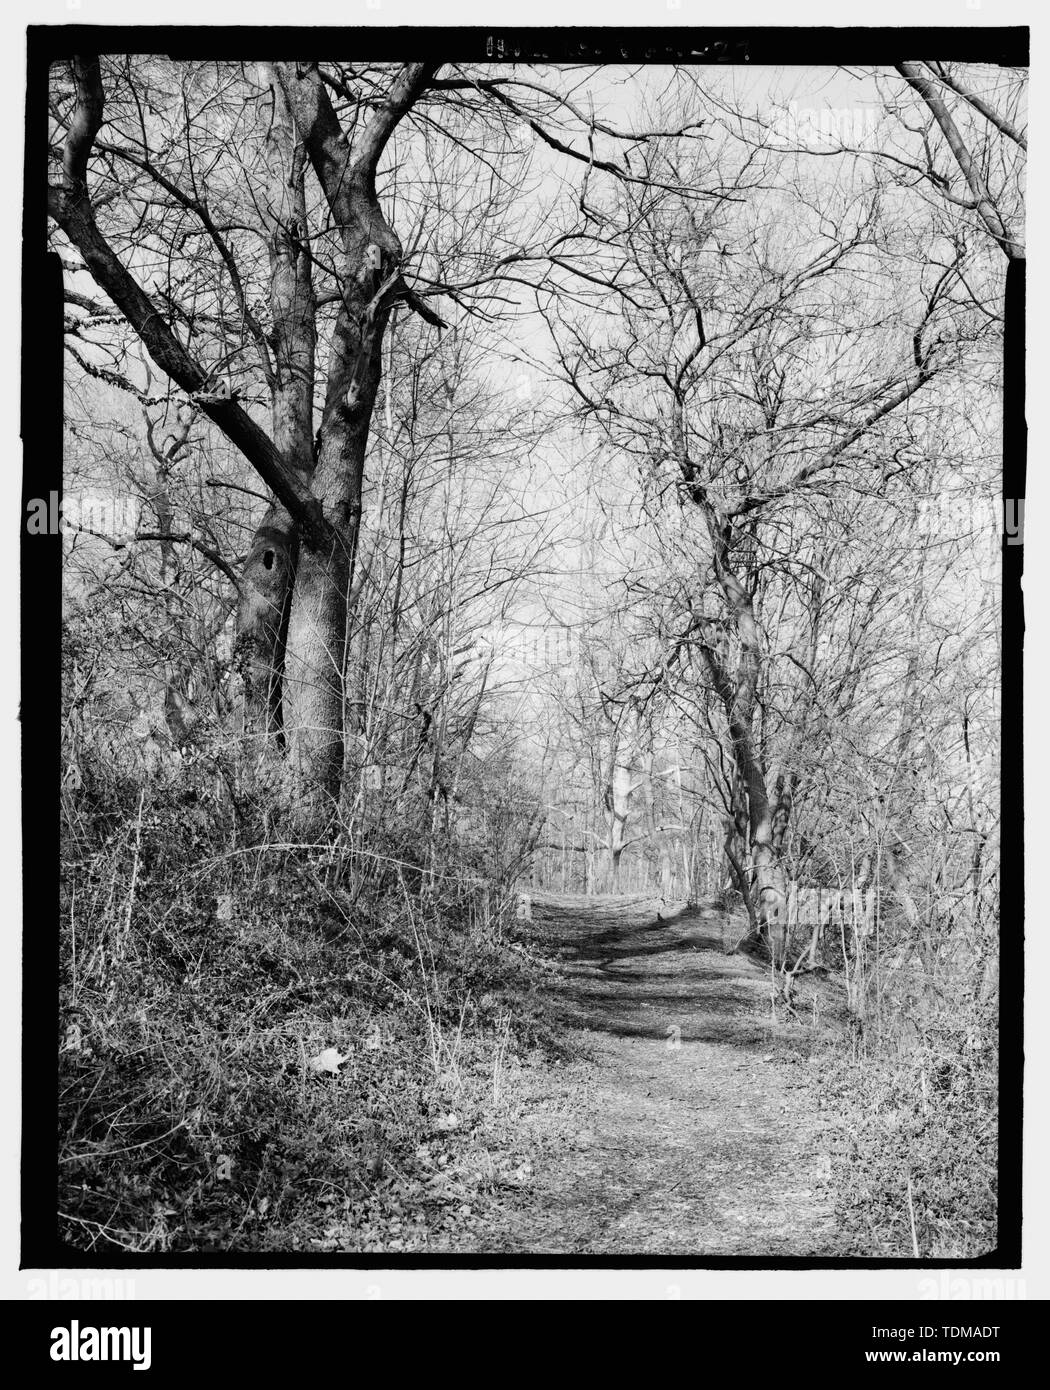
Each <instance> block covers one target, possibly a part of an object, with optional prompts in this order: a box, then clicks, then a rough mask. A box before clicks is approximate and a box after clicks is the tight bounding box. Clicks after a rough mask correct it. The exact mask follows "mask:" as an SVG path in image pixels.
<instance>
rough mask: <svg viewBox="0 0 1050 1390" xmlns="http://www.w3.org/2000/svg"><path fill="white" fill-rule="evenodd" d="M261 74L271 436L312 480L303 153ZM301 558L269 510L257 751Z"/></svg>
mask: <svg viewBox="0 0 1050 1390" xmlns="http://www.w3.org/2000/svg"><path fill="white" fill-rule="evenodd" d="M260 77H261V80H262V81H263V82H265V83H266V84H267V85H268V86H269V88H270V98H271V105H270V107H269V108H268V111H267V116H268V120H269V124H268V129H267V132H266V138H265V142H264V149H265V153H266V159H267V164H268V173H269V179H268V185H267V199H266V202H265V204H264V206H263V207H262V209H261V211H262V214H263V219H264V223H265V229H266V234H267V241H268V246H269V255H270V290H269V293H270V312H271V316H272V319H273V333H272V335H271V345H272V348H273V363H272V367H270V369H269V371H268V376H269V384H270V392H271V398H272V402H273V405H272V419H273V440H274V444H275V445H276V446H277V448H278V449H279V450H280V452H281V453H282V454H283V456H284V458H285V459H286V460H287V462H288V464H289V465H290V467H292V468H293V469H295V470H296V472H297V473H298V474H299V476H300V477H301V478H302V480H303V482H304V484H309V481H310V477H311V474H312V473H313V469H314V448H313V407H314V400H313V397H314V356H315V350H316V326H315V307H314V295H313V280H312V275H311V268H310V253H309V249H308V247H307V246H306V245H304V243H303V236H304V234H305V232H304V229H305V227H306V188H305V170H306V152H305V149H304V147H303V145H302V143H301V142H300V141H299V140H298V139H297V137H296V132H295V127H294V123H293V121H292V115H291V112H290V110H289V108H288V103H287V101H286V99H285V96H284V93H283V91H282V90H281V87H280V85H279V84H278V82H277V80H276V78H275V76H274V74H273V71H272V69H271V68H269V67H266V66H264V67H263V68H261V70H260ZM298 558H299V534H298V528H297V527H296V525H295V522H294V521H293V519H292V517H291V516H290V515H289V513H288V512H287V511H286V510H285V508H284V507H282V506H280V505H279V504H274V505H273V506H271V507H270V508H269V510H268V511H267V513H266V515H265V516H264V517H263V520H262V523H261V525H260V526H259V528H258V530H257V531H256V533H255V535H254V537H253V538H252V544H251V549H250V550H249V552H248V558H247V560H246V561H245V565H244V572H243V576H242V586H241V596H240V603H239V605H238V609H237V652H238V664H239V667H240V673H241V677H242V681H243V701H244V730H245V733H246V734H247V735H249V736H250V737H253V738H259V739H260V742H261V748H260V751H264V750H265V747H266V744H267V742H268V736H269V735H271V734H276V735H277V736H278V739H279V740H280V741H283V735H282V728H283V723H284V718H283V704H282V681H283V668H284V646H285V641H286V636H287V630H288V616H289V606H290V601H291V593H292V586H293V584H294V581H295V572H296V564H297V561H298Z"/></svg>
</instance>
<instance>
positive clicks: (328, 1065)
mask: <svg viewBox="0 0 1050 1390" xmlns="http://www.w3.org/2000/svg"><path fill="white" fill-rule="evenodd" d="M349 1060H350V1054H349V1052H347V1053H346V1054H345V1055H344V1054H343V1053H342V1052H340V1051H339V1049H338V1048H336V1047H326V1048H325V1050H324V1051H323V1052H319V1053H318V1054H317V1056H316V1057H311V1058H310V1060H309V1062H308V1063H307V1066H309V1068H310V1070H311V1071H317V1072H322V1071H324V1072H330V1073H331V1074H332V1076H337V1075H338V1074H339V1068H340V1067H341V1066H342V1065H343V1063H344V1062H347V1061H349Z"/></svg>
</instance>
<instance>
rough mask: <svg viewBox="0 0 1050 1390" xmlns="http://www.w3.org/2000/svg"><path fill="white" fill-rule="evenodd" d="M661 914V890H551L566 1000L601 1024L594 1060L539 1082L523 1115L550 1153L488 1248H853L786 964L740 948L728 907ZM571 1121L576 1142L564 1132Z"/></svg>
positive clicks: (717, 1251) (805, 1251) (589, 1051)
mask: <svg viewBox="0 0 1050 1390" xmlns="http://www.w3.org/2000/svg"><path fill="white" fill-rule="evenodd" d="M656 913H657V904H656V903H654V902H652V901H651V900H648V901H646V900H639V899H608V898H606V899H583V898H555V897H547V898H544V899H543V900H541V901H536V900H534V903H533V916H534V922H533V929H534V934H535V937H536V939H537V943H538V944H540V945H541V946H542V948H543V949H544V950H545V951H547V952H548V953H549V954H550V955H551V956H553V957H555V958H557V959H559V960H560V961H561V963H562V968H563V972H564V974H563V979H562V981H561V983H560V984H558V985H557V986H556V987H555V988H556V989H557V993H558V999H559V1004H558V1007H559V1011H560V1012H561V1013H562V1015H563V1017H564V1020H565V1023H566V1025H567V1026H570V1027H572V1028H574V1029H579V1030H586V1031H583V1032H582V1033H581V1039H580V1040H581V1042H582V1044H583V1050H584V1052H585V1054H586V1055H587V1056H588V1058H589V1060H585V1061H580V1062H575V1063H571V1064H569V1065H566V1066H563V1067H562V1068H560V1069H558V1068H552V1069H551V1070H550V1072H549V1073H547V1074H546V1076H543V1077H540V1078H537V1079H536V1080H535V1083H534V1092H533V1093H532V1094H530V1095H529V1096H528V1097H527V1103H526V1114H525V1116H524V1120H523V1123H524V1125H525V1127H526V1129H527V1131H528V1138H529V1139H530V1140H531V1141H532V1143H533V1145H534V1146H535V1147H536V1149H537V1150H538V1151H540V1152H542V1151H544V1150H545V1149H546V1151H547V1152H548V1154H549V1161H548V1162H543V1161H542V1160H541V1161H540V1162H538V1163H537V1165H536V1172H535V1176H534V1182H533V1185H532V1196H531V1199H530V1200H529V1201H528V1202H527V1204H526V1205H525V1206H524V1207H523V1208H518V1209H517V1210H514V1211H508V1212H507V1214H506V1219H505V1222H503V1223H501V1224H500V1225H498V1226H497V1228H495V1229H492V1230H491V1231H490V1232H489V1233H488V1235H487V1237H486V1240H485V1246H484V1248H485V1249H490V1250H491V1249H496V1250H505V1251H519V1252H520V1251H529V1252H532V1253H542V1252H559V1253H562V1252H569V1251H572V1252H577V1253H581V1254H583V1253H588V1254H602V1253H604V1254H611V1253H620V1252H622V1253H628V1252H635V1253H647V1254H674V1255H703V1254H709V1255H728V1256H747V1255H750V1256H763V1255H764V1256H801V1255H829V1254H837V1253H843V1247H842V1244H841V1242H840V1238H839V1237H838V1236H837V1235H836V1229H835V1224H834V1219H833V1215H832V1210H831V1203H830V1200H829V1197H828V1194H827V1192H826V1191H825V1182H824V1179H826V1177H827V1174H828V1171H829V1166H828V1162H827V1157H826V1152H825V1151H826V1141H823V1138H822V1127H821V1117H820V1114H819V1111H818V1109H817V1100H816V1086H815V1080H816V1075H817V1071H816V1062H815V1060H812V1059H811V1057H810V1052H811V1050H812V1041H813V1037H814V1029H813V1028H812V1027H803V1026H802V1025H800V1024H783V1023H775V1022H774V1020H773V1018H772V1011H771V1007H770V1004H771V1000H770V980H769V974H768V971H767V970H766V969H764V968H763V967H762V966H761V965H760V964H759V963H757V962H756V961H753V960H751V959H749V958H748V957H747V956H744V955H739V954H734V955H729V954H726V952H725V950H724V948H723V941H722V929H721V922H722V918H721V915H720V914H717V913H715V912H713V911H705V910H703V909H701V910H698V911H694V912H690V913H686V912H685V911H684V910H683V911H680V912H678V913H677V914H671V915H670V917H669V920H667V921H666V922H665V923H663V924H660V923H659V922H658V921H657V916H656ZM814 1001H816V1005H817V1007H819V1004H820V997H819V992H817V991H813V990H811V991H810V996H809V1001H808V1004H807V1005H806V1007H807V1008H809V1009H812V1008H813V1007H814ZM567 1122H568V1124H569V1126H570V1129H572V1128H573V1127H575V1126H578V1129H577V1133H576V1138H575V1140H574V1142H573V1143H572V1145H571V1147H569V1148H568V1150H566V1146H565V1144H564V1138H562V1142H561V1143H550V1142H549V1140H551V1139H552V1138H553V1136H554V1134H555V1133H556V1132H557V1133H560V1134H561V1135H562V1136H564V1131H565V1126H566V1123H567Z"/></svg>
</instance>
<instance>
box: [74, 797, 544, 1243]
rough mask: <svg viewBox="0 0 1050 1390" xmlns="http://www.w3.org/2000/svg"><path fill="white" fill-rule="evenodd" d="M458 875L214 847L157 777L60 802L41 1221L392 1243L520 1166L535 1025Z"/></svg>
mask: <svg viewBox="0 0 1050 1390" xmlns="http://www.w3.org/2000/svg"><path fill="white" fill-rule="evenodd" d="M232 838H236V837H232ZM372 862H376V863H380V864H381V863H383V862H384V861H383V860H381V859H380V860H374V861H372ZM362 864H365V867H364V868H362ZM471 891H472V892H474V893H475V897H471V896H470V894H469V893H467V894H466V895H465V894H464V891H463V886H462V884H457V883H456V881H455V879H454V878H452V877H449V878H448V879H445V878H443V879H439V880H436V882H434V883H432V884H429V885H428V884H426V883H425V882H423V881H422V880H421V879H420V877H419V876H418V875H417V876H416V879H415V881H412V882H409V880H408V879H406V876H405V874H404V873H403V872H402V871H401V869H400V868H395V869H394V870H392V871H389V872H384V873H378V872H373V871H370V870H369V868H368V867H367V863H366V861H364V860H362V859H361V857H360V856H359V855H358V854H356V853H355V852H354V851H352V850H349V849H346V848H345V847H343V848H340V847H338V846H336V847H333V846H330V845H324V846H318V847H317V848H316V849H306V850H304V849H301V848H297V849H286V848H280V847H279V846H277V845H274V844H267V843H265V842H260V843H257V844H254V845H247V846H246V845H243V844H241V845H236V846H235V847H232V848H231V831H230V824H229V822H228V819H227V820H224V817H223V815H222V813H221V811H220V809H219V808H218V807H217V806H216V805H214V804H208V803H207V801H206V800H198V798H197V797H196V796H195V795H194V794H187V795H185V796H179V795H172V794H171V791H170V789H168V790H167V791H165V792H164V793H163V794H161V793H160V792H159V790H158V791H157V792H155V793H154V794H152V795H151V794H150V793H148V792H139V791H137V790H136V789H134V788H133V787H127V788H123V789H121V791H120V792H119V793H114V794H113V795H112V796H111V797H110V798H109V799H108V801H107V804H106V805H105V806H100V805H96V806H94V807H92V808H91V813H90V815H87V814H85V813H80V814H78V815H77V816H76V817H75V818H73V819H72V820H71V821H70V823H69V824H68V825H67V833H66V837H65V854H64V885H63V913H62V922H63V930H62V957H61V961H62V964H61V968H62V977H61V1018H62V1026H63V1036H62V1038H61V1042H60V1107H59V1108H60V1114H59V1121H60V1183H61V1191H60V1200H59V1209H60V1213H61V1214H60V1233H61V1235H62V1237H63V1239H65V1240H66V1241H68V1242H69V1243H70V1244H71V1245H73V1246H75V1247H77V1248H79V1249H83V1250H90V1251H92V1252H94V1253H95V1254H96V1255H99V1256H101V1255H104V1254H105V1253H106V1252H113V1251H115V1250H121V1251H126V1252H162V1251H169V1252H177V1251H202V1252H208V1251H212V1252H222V1251H232V1250H237V1251H252V1250H256V1251H258V1250H265V1251H275V1252H276V1251H295V1250H333V1251H335V1250H355V1251H397V1250H405V1251H411V1250H425V1249H436V1248H440V1246H441V1244H442V1242H444V1241H447V1240H450V1239H452V1237H453V1236H454V1235H456V1234H457V1233H459V1234H460V1235H462V1234H463V1228H464V1226H467V1227H471V1226H472V1225H477V1226H478V1228H479V1229H480V1228H481V1227H483V1225H484V1224H485V1222H486V1221H488V1220H490V1219H491V1218H492V1216H493V1214H494V1212H495V1210H496V1209H497V1208H498V1207H499V1206H500V1205H501V1204H503V1203H504V1202H506V1201H508V1200H514V1193H515V1190H516V1189H519V1188H521V1187H522V1186H523V1185H527V1183H528V1174H529V1172H530V1164H529V1155H527V1154H524V1153H521V1152H519V1151H518V1150H517V1148H516V1147H515V1134H516V1130H517V1126H516V1123H515V1116H514V1107H515V1088H516V1085H517V1078H519V1077H520V1075H521V1072H522V1069H528V1068H530V1067H536V1066H541V1065H545V1064H546V1063H547V1062H548V1061H549V1060H550V1059H551V1058H552V1057H554V1056H555V1055H556V1054H558V1052H559V1046H560V1045H559V1043H558V1040H557V1037H556V1035H555V1032H554V1029H553V1025H552V1023H551V1022H550V1020H549V1018H548V1016H547V1014H546V1012H545V1009H544V1006H543V1003H542V995H541V987H540V985H541V979H542V973H541V970H540V968H539V966H538V965H537V963H536V962H535V961H533V960H532V959H531V958H530V956H529V954H528V951H527V950H526V949H525V948H523V947H522V946H520V945H519V944H518V943H515V942H514V941H513V940H512V939H508V933H507V931H506V930H505V927H504V926H502V925H501V923H503V922H504V921H505V917H506V914H502V915H501V914H499V913H490V911H489V903H488V900H487V899H486V910H485V912H484V913H482V912H480V911H479V910H478V904H477V901H476V890H473V889H472V890H471Z"/></svg>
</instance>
